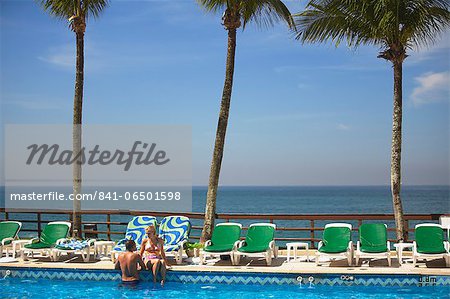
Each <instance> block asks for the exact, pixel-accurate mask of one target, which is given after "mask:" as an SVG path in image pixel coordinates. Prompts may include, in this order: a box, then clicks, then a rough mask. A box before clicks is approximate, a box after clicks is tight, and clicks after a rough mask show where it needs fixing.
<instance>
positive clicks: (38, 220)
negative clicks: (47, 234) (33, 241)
mask: <svg viewBox="0 0 450 299" xmlns="http://www.w3.org/2000/svg"><path fill="white" fill-rule="evenodd" d="M37 233H38V236H39V237H41V213H40V212H38V213H37Z"/></svg>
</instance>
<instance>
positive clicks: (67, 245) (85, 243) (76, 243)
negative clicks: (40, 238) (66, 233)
mask: <svg viewBox="0 0 450 299" xmlns="http://www.w3.org/2000/svg"><path fill="white" fill-rule="evenodd" d="M55 247H56V248H57V249H62V250H79V249H84V248H86V247H89V240H82V241H80V240H74V239H72V240H67V241H65V242H62V243H60V244H58V245H56V246H55Z"/></svg>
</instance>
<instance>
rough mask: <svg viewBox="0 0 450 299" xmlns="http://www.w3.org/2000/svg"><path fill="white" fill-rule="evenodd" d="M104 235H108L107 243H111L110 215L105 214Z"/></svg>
mask: <svg viewBox="0 0 450 299" xmlns="http://www.w3.org/2000/svg"><path fill="white" fill-rule="evenodd" d="M106 222H108V223H107V224H106V233H107V235H108V241H111V214H109V213H108V214H106Z"/></svg>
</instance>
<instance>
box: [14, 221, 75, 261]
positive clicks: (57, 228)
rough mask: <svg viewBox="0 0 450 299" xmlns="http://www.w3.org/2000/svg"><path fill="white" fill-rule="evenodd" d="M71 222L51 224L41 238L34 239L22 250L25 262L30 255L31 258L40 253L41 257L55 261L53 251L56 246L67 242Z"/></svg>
mask: <svg viewBox="0 0 450 299" xmlns="http://www.w3.org/2000/svg"><path fill="white" fill-rule="evenodd" d="M70 226H71V224H70V222H65V221H55V222H49V223H48V224H47V225H46V226H45V227H44V230H43V231H42V233H41V236H40V237H39V238H35V239H32V240H31V241H30V243H29V244H27V245H25V246H24V247H23V248H22V250H21V254H22V258H23V259H24V260H25V259H26V256H27V254H28V253H30V254H31V257H33V256H34V253H36V252H38V253H40V254H41V255H47V256H50V258H51V259H52V260H53V259H54V258H53V254H52V249H53V247H55V245H56V244H59V243H61V242H65V241H66V238H67V236H68V234H69V231H70Z"/></svg>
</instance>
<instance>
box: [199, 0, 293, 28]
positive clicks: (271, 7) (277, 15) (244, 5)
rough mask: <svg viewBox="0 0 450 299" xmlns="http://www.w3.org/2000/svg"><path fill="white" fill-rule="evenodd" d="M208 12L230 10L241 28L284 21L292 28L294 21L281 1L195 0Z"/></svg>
mask: <svg viewBox="0 0 450 299" xmlns="http://www.w3.org/2000/svg"><path fill="white" fill-rule="evenodd" d="M197 2H198V3H199V4H200V5H201V6H202V7H203V8H204V9H205V10H206V11H208V12H214V13H218V12H225V11H226V10H231V11H233V12H235V13H236V14H238V15H239V16H240V17H241V20H242V24H243V27H244V28H245V27H246V25H247V24H248V23H250V22H254V23H255V24H256V25H257V26H261V27H270V26H272V25H274V24H275V23H277V22H279V21H285V22H286V23H287V24H288V26H289V27H291V28H293V26H294V21H293V18H292V16H291V13H290V12H289V9H288V8H287V7H286V5H284V3H283V2H282V1H281V0H197Z"/></svg>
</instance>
